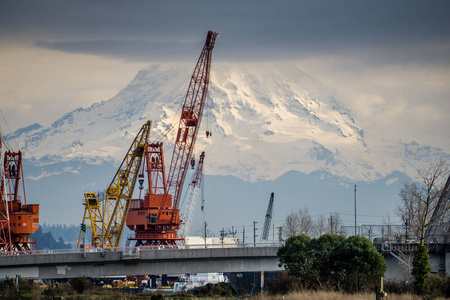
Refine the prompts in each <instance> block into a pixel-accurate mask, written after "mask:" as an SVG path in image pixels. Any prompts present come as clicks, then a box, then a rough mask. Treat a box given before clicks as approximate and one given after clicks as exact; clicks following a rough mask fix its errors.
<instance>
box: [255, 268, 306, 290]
mask: <svg viewBox="0 0 450 300" xmlns="http://www.w3.org/2000/svg"><path fill="white" fill-rule="evenodd" d="M264 290H265V291H266V292H268V293H269V294H271V295H286V294H289V293H292V292H299V291H301V290H302V284H301V282H300V280H299V279H298V278H297V277H296V276H294V275H290V274H288V273H287V272H283V273H281V274H279V275H277V276H276V277H275V278H273V279H272V280H270V281H267V282H266V283H265V286H264Z"/></svg>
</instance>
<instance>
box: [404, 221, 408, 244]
mask: <svg viewBox="0 0 450 300" xmlns="http://www.w3.org/2000/svg"><path fill="white" fill-rule="evenodd" d="M408 225H409V223H408V218H406V220H405V242H406V241H407V240H408Z"/></svg>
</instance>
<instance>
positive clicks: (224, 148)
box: [5, 62, 450, 231]
mask: <svg viewBox="0 0 450 300" xmlns="http://www.w3.org/2000/svg"><path fill="white" fill-rule="evenodd" d="M193 68H194V66H193V65H191V64H179V63H177V64H176V65H174V64H157V65H152V66H149V67H148V68H146V69H144V70H141V71H140V72H139V73H138V74H137V76H136V77H135V78H134V80H133V81H132V82H131V83H130V84H129V85H128V86H127V87H125V88H124V89H123V90H122V91H121V92H119V93H118V94H117V95H116V96H115V97H113V98H112V99H110V100H107V101H101V102H99V103H95V104H93V105H92V106H90V107H88V108H79V109H76V110H74V111H72V112H69V113H67V114H65V115H64V116H62V117H61V118H59V119H57V120H56V121H55V122H54V123H53V124H52V125H51V126H49V127H43V126H41V125H39V124H33V125H30V126H28V127H24V128H21V129H19V130H17V131H16V132H14V133H12V134H10V135H8V136H6V137H5V139H7V140H14V141H15V142H14V144H18V145H19V147H20V148H21V150H22V151H23V153H24V158H25V167H24V170H25V177H26V180H27V194H28V196H29V197H28V201H30V203H39V204H40V205H41V220H42V221H43V222H44V221H45V222H47V223H72V224H76V223H78V222H80V221H81V216H82V211H83V206H82V205H81V200H82V197H83V192H86V191H98V190H102V189H105V188H106V187H107V185H108V184H109V183H110V181H111V179H112V177H113V176H114V174H115V171H116V170H117V167H118V166H119V164H120V161H121V160H122V159H123V157H124V155H125V153H126V151H127V150H128V148H129V146H130V145H131V143H132V141H133V139H134V137H135V135H136V134H137V133H138V131H139V129H140V128H141V127H142V125H143V124H144V123H145V122H146V121H147V120H152V121H153V124H152V130H151V136H150V137H151V139H152V140H162V141H164V143H165V146H166V149H165V150H166V155H165V157H166V160H167V162H166V165H168V164H169V161H170V157H171V153H170V150H171V148H172V147H171V146H172V141H173V140H174V139H175V137H174V130H171V128H172V127H173V126H175V127H176V126H177V122H178V121H179V115H180V106H181V103H182V101H183V100H184V97H185V94H186V92H187V88H188V84H189V79H190V76H191V73H192V70H193ZM334 94H335V93H334V91H333V90H332V89H330V88H327V87H325V86H323V85H322V84H321V83H320V82H319V81H317V80H316V79H314V78H312V77H310V76H308V74H305V73H304V72H303V71H301V69H300V68H299V67H298V66H296V65H294V64H287V63H281V64H277V65H274V64H269V63H264V64H262V63H248V64H247V63H240V64H237V63H225V62H222V63H214V62H213V66H212V73H211V82H210V88H209V93H208V99H207V103H206V107H205V110H204V116H203V119H202V126H201V130H200V133H199V135H198V140H197V143H196V153H199V152H200V151H203V150H205V151H206V158H205V167H204V172H205V173H206V174H207V176H206V180H205V182H206V187H205V197H206V199H207V207H208V209H207V219H209V220H211V221H209V223H208V224H210V225H209V226H210V227H208V228H210V229H214V230H215V229H217V230H219V229H220V228H222V226H227V225H229V226H231V225H233V224H234V225H237V224H241V225H242V224H246V223H245V222H251V220H260V218H262V217H263V216H264V213H265V208H266V205H267V201H268V195H270V193H271V192H275V193H276V197H277V200H276V205H275V209H276V211H277V212H276V214H277V216H278V217H277V218H278V220H277V221H276V222H278V223H277V226H278V225H282V221H283V218H284V216H285V215H286V214H288V213H289V212H291V211H295V210H297V209H298V208H300V207H309V209H310V211H311V212H312V213H313V214H316V215H319V214H328V213H331V212H333V211H337V212H339V213H342V214H344V216H345V214H350V215H351V214H352V213H353V208H352V203H353V202H352V201H348V200H349V199H350V200H351V199H353V184H358V190H359V191H360V192H361V194H362V195H361V198H362V199H361V206H360V207H359V209H358V211H359V212H360V213H361V215H365V216H366V217H364V218H365V219H363V220H361V222H364V221H366V222H372V224H373V223H377V222H380V221H381V217H382V216H386V215H387V214H391V215H394V214H395V213H394V211H395V206H396V199H397V193H398V191H399V189H400V188H401V183H402V181H404V180H408V178H409V177H408V176H407V175H409V176H414V175H415V174H416V169H417V168H418V167H419V166H420V165H421V164H423V163H426V162H430V161H436V160H437V159H444V160H450V156H449V154H447V153H445V152H444V151H443V150H441V149H438V148H433V147H430V146H426V145H419V144H417V143H415V142H414V141H400V140H399V141H384V143H373V142H372V143H371V141H369V140H367V137H366V136H365V134H364V131H363V129H362V128H361V127H360V126H358V124H357V122H356V121H355V120H357V118H356V117H353V116H352V112H351V110H349V109H346V108H345V107H344V106H343V105H342V104H340V103H339V101H338V99H336V98H335V97H334ZM206 130H208V131H211V132H212V137H210V138H206V135H205V134H204V132H205V131H206ZM396 171H400V172H402V173H403V174H402V173H399V172H396ZM405 174H407V175H405ZM243 199H245V201H243ZM237 207H239V208H240V209H239V210H236V208H237ZM68 212H70V213H68ZM197 213H198V214H199V213H200V212H197ZM369 216H374V217H376V221H375V219H373V218H372V219H370V218H369ZM199 220H200V219H199V218H197V219H196V221H197V223H198V224H197V227H199V228H201V226H203V225H202V224H203V223H201V222H200V221H199ZM212 220H214V221H212ZM249 220H250V221H249ZM199 222H200V223H199ZM225 223H226V224H225ZM261 224H262V223H261ZM193 226H194V227H193V230H194V231H195V230H196V229H195V226H196V223H195V222H194V224H193ZM197 229H198V228H197Z"/></svg>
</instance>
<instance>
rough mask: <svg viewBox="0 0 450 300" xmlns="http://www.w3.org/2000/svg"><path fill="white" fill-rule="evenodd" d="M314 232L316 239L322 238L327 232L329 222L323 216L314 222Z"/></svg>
mask: <svg viewBox="0 0 450 300" xmlns="http://www.w3.org/2000/svg"><path fill="white" fill-rule="evenodd" d="M313 232H314V236H315V237H321V236H322V234H324V233H326V232H327V220H326V219H325V217H324V216H323V215H320V216H319V217H318V218H317V220H316V221H315V222H314V227H313Z"/></svg>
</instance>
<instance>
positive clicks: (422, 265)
mask: <svg viewBox="0 0 450 300" xmlns="http://www.w3.org/2000/svg"><path fill="white" fill-rule="evenodd" d="M412 265H413V268H412V275H413V277H414V282H413V286H414V290H415V291H416V293H417V294H418V295H424V294H425V293H426V291H427V290H426V286H427V281H428V277H429V274H430V271H431V266H430V255H428V251H427V247H426V246H424V245H419V246H418V247H417V249H416V250H414V258H413V263H412Z"/></svg>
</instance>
